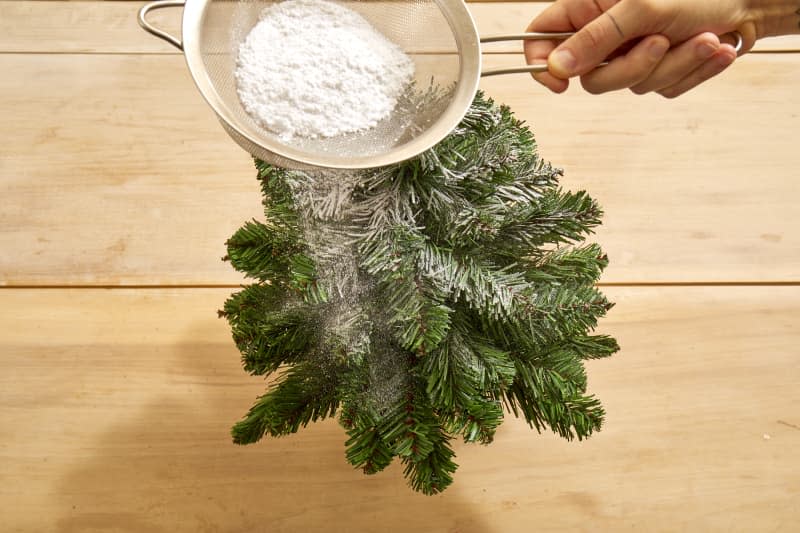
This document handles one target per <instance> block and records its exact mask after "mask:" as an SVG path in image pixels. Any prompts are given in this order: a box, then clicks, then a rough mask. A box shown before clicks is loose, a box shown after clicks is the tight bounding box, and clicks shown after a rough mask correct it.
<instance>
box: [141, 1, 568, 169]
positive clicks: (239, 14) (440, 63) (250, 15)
mask: <svg viewBox="0 0 800 533" xmlns="http://www.w3.org/2000/svg"><path fill="white" fill-rule="evenodd" d="M274 3H275V2H272V1H263V0H159V1H156V2H151V3H149V4H146V5H144V6H143V7H142V8H141V9H140V11H139V24H140V25H141V26H142V28H144V29H145V30H146V31H148V32H150V33H152V34H153V35H156V36H158V37H160V38H162V39H164V40H166V41H167V42H169V43H171V44H172V45H173V46H175V47H177V48H178V49H180V50H182V51H183V53H184V56H185V58H186V63H187V65H188V67H189V71H190V73H191V75H192V78H194V81H195V84H196V85H197V87H198V89H199V90H200V93H201V94H202V95H203V97H204V98H205V100H206V102H208V104H209V105H210V106H211V108H212V109H213V110H214V112H215V113H216V114H217V116H218V118H219V120H220V122H221V123H222V126H223V127H224V128H225V130H226V131H227V132H228V134H229V135H230V136H231V137H232V138H233V139H234V140H235V141H236V142H237V143H238V144H239V145H240V146H241V147H242V148H244V149H245V150H247V151H248V152H250V153H251V154H253V155H254V156H256V157H258V158H260V159H262V160H264V161H267V162H270V163H272V164H275V165H278V166H282V167H285V168H298V169H303V168H313V167H327V168H343V169H356V168H370V167H379V166H384V165H389V164H392V163H397V162H399V161H403V160H406V159H409V158H411V157H414V156H416V155H418V154H420V153H422V152H424V151H425V150H427V149H428V148H431V147H432V146H433V145H435V144H436V143H437V142H439V141H440V140H442V139H443V138H444V137H446V136H447V135H448V134H449V133H450V132H451V131H452V130H453V128H455V127H456V125H458V123H459V122H460V121H461V119H462V118H463V116H464V114H465V113H466V112H467V110H468V109H469V106H470V104H471V103H472V99H473V98H474V96H475V92H476V91H477V88H478V81H479V79H480V77H481V76H488V75H495V74H506V73H514V72H534V71H543V70H546V69H547V66H546V65H528V66H520V67H515V68H509V69H499V70H492V71H485V72H483V73H482V72H481V50H480V44H481V43H482V42H494V41H504V40H520V39H564V38H567V37H569V36H570V35H572V33H523V34H515V35H504V36H497V37H488V38H484V39H480V38H479V37H478V31H477V29H476V27H475V23H474V22H473V20H472V16H471V15H470V13H469V11H468V9H467V7H466V5H465V3H464V2H463V1H462V0H344V1H336V3H338V4H342V5H344V6H345V7H347V8H349V9H351V10H353V11H356V12H357V13H359V14H360V15H361V16H362V17H364V18H365V19H366V20H367V21H369V23H370V24H371V25H372V26H373V27H374V28H375V29H377V30H378V31H380V32H381V33H382V34H384V35H385V36H386V37H387V38H388V39H389V40H391V41H392V42H394V43H395V44H396V45H398V46H399V47H400V48H401V49H402V50H403V51H404V52H405V53H406V54H408V55H409V56H410V57H411V59H412V60H413V61H414V66H415V80H414V81H415V83H414V84H413V87H412V89H410V90H409V91H407V94H406V95H405V96H403V97H401V98H400V101H399V103H398V105H397V107H396V108H395V109H394V111H393V112H392V113H391V115H390V116H389V117H388V118H386V119H384V120H383V121H381V122H380V123H378V125H377V126H376V127H374V128H370V129H369V130H366V131H362V132H358V133H352V134H345V135H340V136H336V137H329V138H319V139H302V138H295V139H292V140H291V141H284V140H281V139H279V138H278V136H277V135H276V134H275V133H273V132H271V131H269V130H267V129H265V128H263V127H261V126H260V125H259V124H258V123H257V122H256V121H255V120H253V118H251V117H250V115H248V113H247V112H246V111H245V110H244V108H243V107H242V105H241V103H240V101H239V96H238V93H237V90H236V80H235V70H236V59H237V56H238V50H239V44H240V43H241V42H242V41H243V40H244V39H245V38H246V37H247V35H248V33H249V32H250V30H251V29H252V28H253V26H255V24H256V23H257V22H258V20H259V16H260V14H261V12H262V11H263V10H264V9H265V8H266V7H268V6H270V5H271V4H274ZM180 6H183V8H184V9H183V22H182V27H181V32H182V38H181V39H178V38H176V37H174V36H172V35H170V34H168V33H167V32H165V31H163V30H161V29H159V28H157V27H155V26H153V25H152V24H150V23H149V22H148V21H147V20H146V16H147V14H148V12H150V11H152V10H155V9H161V8H166V7H180ZM324 45H325V44H324V35H320V46H324ZM431 88H433V89H435V97H434V95H433V94H432V93H430V92H426V91H427V90H428V89H431Z"/></svg>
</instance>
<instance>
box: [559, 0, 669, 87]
mask: <svg viewBox="0 0 800 533" xmlns="http://www.w3.org/2000/svg"><path fill="white" fill-rule="evenodd" d="M636 4H637V5H634V6H632V5H630V0H622V1H621V2H619V3H615V4H614V5H612V6H611V7H610V8H609V9H608V10H607V11H605V12H603V13H602V14H600V15H599V16H597V17H596V18H594V19H593V20H591V21H590V22H589V23H588V24H586V25H585V26H583V27H582V28H581V29H580V30H579V31H578V32H577V33H576V34H575V35H573V36H572V37H570V38H569V39H567V40H566V41H564V42H563V43H562V44H561V45H559V46H558V47H557V48H556V49H555V50H554V51H553V53H552V54H550V56H549V58H548V66H549V70H550V72H551V73H552V74H553V75H554V76H555V77H557V78H562V79H567V78H570V77H572V76H579V75H582V74H585V73H586V72H589V71H590V70H592V69H593V68H595V67H596V66H597V65H598V64H600V63H601V62H603V61H604V60H605V59H606V58H607V57H608V56H609V55H611V53H612V52H614V51H615V50H616V49H617V48H619V47H620V46H622V45H623V44H624V43H625V42H627V41H629V40H631V39H634V38H636V37H641V36H643V35H647V34H650V33H656V32H655V31H652V29H651V27H652V26H653V24H654V21H655V20H658V16H657V14H656V13H655V12H650V11H653V10H654V9H655V8H652V7H650V6H651V4H652V5H658V4H656V3H653V2H650V3H645V2H637V3H636Z"/></svg>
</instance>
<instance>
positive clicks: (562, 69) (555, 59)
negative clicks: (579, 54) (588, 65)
mask: <svg viewBox="0 0 800 533" xmlns="http://www.w3.org/2000/svg"><path fill="white" fill-rule="evenodd" d="M548 63H549V64H550V68H551V69H552V70H553V71H554V74H557V75H560V76H563V77H565V78H569V77H570V76H572V74H573V73H574V72H575V67H576V66H577V64H578V61H577V60H576V59H575V56H574V55H572V52H570V51H569V50H566V49H564V50H556V51H555V52H553V53H552V54H550V57H549V58H548Z"/></svg>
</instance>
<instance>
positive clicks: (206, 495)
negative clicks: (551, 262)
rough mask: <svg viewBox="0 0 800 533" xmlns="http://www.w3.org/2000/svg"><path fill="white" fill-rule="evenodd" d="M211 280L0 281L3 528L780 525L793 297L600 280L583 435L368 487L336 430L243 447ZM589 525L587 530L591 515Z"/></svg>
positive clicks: (392, 472)
mask: <svg viewBox="0 0 800 533" xmlns="http://www.w3.org/2000/svg"><path fill="white" fill-rule="evenodd" d="M228 292H229V291H227V290H224V289H208V290H203V289H151V290H137V289H130V290H124V289H116V290H93V289H77V290H75V289H73V290H47V289H38V290H25V289H5V290H0V325H1V326H0V353H2V354H3V355H2V357H0V391H2V393H0V397H1V398H2V401H0V479H2V480H3V482H2V483H0V508H2V509H3V524H4V526H3V529H4V531H26V532H27V531H62V532H73V531H74V532H85V531H109V532H111V531H154V532H159V531H164V532H181V531H191V532H199V531H208V532H211V531H267V530H268V531H272V532H282V531H286V532H295V531H334V532H337V531H359V532H369V531H376V532H377V531H381V532H386V531H398V532H400V531H459V532H462V533H469V532H481V533H486V532H504V533H507V532H527V531H530V528H531V524H536V529H537V530H543V531H565V530H570V531H571V530H587V529H591V530H595V531H619V530H633V531H703V532H707V531H726V532H728V531H748V532H749V531H786V532H789V531H793V530H794V529H795V525H796V524H797V520H798V519H800V510H798V507H797V505H796V503H797V500H798V497H800V461H798V460H797V450H798V449H800V418H798V414H797V409H796V406H797V405H798V402H800V388H798V387H797V383H798V381H800V364H798V353H797V346H798V343H800V330H798V328H797V321H798V319H800V287H789V288H786V287H784V288H779V287H771V288H765V287H755V288H754V287H740V288H659V289H655V288H613V289H609V290H608V291H607V292H608V293H609V296H610V297H611V298H612V299H613V300H615V301H616V302H617V303H618V305H617V307H616V308H614V310H612V312H611V315H610V317H609V318H608V319H606V320H605V321H604V322H603V323H602V324H601V327H600V330H601V331H603V332H607V333H611V334H614V335H615V336H617V337H618V339H619V341H620V343H621V345H622V346H623V352H622V353H621V354H620V355H618V356H615V357H613V358H611V359H608V360H602V361H595V362H592V363H591V364H590V368H589V376H590V388H591V390H592V391H593V392H595V393H596V394H597V395H598V396H599V397H600V398H601V399H602V400H603V402H604V404H605V406H606V408H607V411H608V413H609V415H608V419H607V423H606V427H605V429H604V430H603V431H602V432H600V433H599V434H598V435H596V436H595V437H593V438H591V439H589V440H588V441H586V442H584V443H568V442H565V441H562V440H560V439H558V438H557V437H555V436H553V435H551V434H545V435H541V436H539V435H537V434H536V433H535V432H532V431H531V430H529V429H528V428H527V426H525V424H524V423H521V422H520V421H518V420H515V419H509V420H507V421H506V422H505V424H504V425H503V426H502V428H501V431H500V432H499V435H498V438H497V440H496V442H495V443H494V444H492V445H491V446H488V447H479V446H466V445H459V446H458V452H457V453H458V462H459V463H460V465H461V467H460V469H459V471H458V472H457V474H456V475H457V477H456V482H455V484H454V486H453V487H451V488H450V489H448V491H447V492H446V493H445V494H443V495H442V496H438V497H433V498H428V497H424V496H420V495H416V494H413V493H412V492H411V491H410V489H408V488H407V487H406V486H405V485H404V482H403V479H402V475H401V469H400V468H399V467H398V465H393V466H392V467H390V468H389V469H388V471H386V472H384V473H382V474H378V475H376V476H373V477H365V476H363V475H362V474H361V473H360V472H358V471H355V470H353V469H352V468H351V467H349V466H348V465H347V464H346V463H345V460H344V455H343V451H344V450H343V441H344V435H343V432H342V430H341V428H339V427H338V425H336V424H335V423H334V422H332V421H331V422H325V423H320V424H316V425H313V426H311V427H309V428H307V429H305V430H302V432H301V433H300V434H298V435H296V436H292V437H288V438H284V439H267V440H265V441H263V442H262V443H259V444H257V445H253V446H247V447H237V446H234V445H232V444H231V443H230V440H229V434H228V429H229V426H230V425H231V424H232V423H233V422H234V421H236V420H237V419H238V418H239V417H240V416H241V415H243V414H244V412H245V411H246V409H247V408H248V407H249V405H250V403H251V402H252V400H253V399H254V398H255V396H256V395H258V394H259V393H260V392H261V391H262V390H263V385H262V382H261V381H260V380H259V379H257V378H252V377H248V376H247V375H246V374H245V373H244V372H243V371H242V370H241V369H240V368H239V361H238V353H237V352H236V350H235V348H234V346H233V343H232V341H231V340H230V337H229V332H228V329H227V326H226V324H225V322H224V321H222V320H219V319H217V318H216V315H215V310H216V309H218V308H219V307H220V306H221V305H222V302H223V301H224V299H225V298H226V296H227V294H228ZM589 524H591V525H589Z"/></svg>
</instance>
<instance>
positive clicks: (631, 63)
mask: <svg viewBox="0 0 800 533" xmlns="http://www.w3.org/2000/svg"><path fill="white" fill-rule="evenodd" d="M669 46H670V44H669V40H668V39H667V38H666V37H664V36H663V35H651V36H649V37H646V38H644V39H642V40H641V42H639V43H638V44H637V45H636V46H634V47H633V48H632V49H631V50H630V51H629V52H628V53H627V54H625V55H623V56H619V57H617V58H615V59H613V60H611V61H610V62H609V64H608V65H607V66H605V67H602V68H597V69H595V70H593V71H591V72H589V73H588V74H585V75H584V76H582V77H581V84H582V85H583V88H584V89H586V90H587V91H588V92H590V93H593V94H600V93H604V92H608V91H616V90H618V89H625V88H627V87H631V86H633V85H637V84H639V83H641V82H643V81H644V80H646V79H647V78H648V77H649V76H650V75H651V73H652V72H653V71H654V70H656V69H657V67H658V66H659V64H660V63H661V60H662V59H663V58H664V56H665V55H666V53H667V51H668V50H669Z"/></svg>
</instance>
